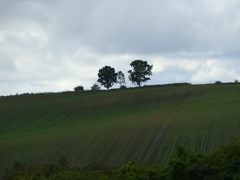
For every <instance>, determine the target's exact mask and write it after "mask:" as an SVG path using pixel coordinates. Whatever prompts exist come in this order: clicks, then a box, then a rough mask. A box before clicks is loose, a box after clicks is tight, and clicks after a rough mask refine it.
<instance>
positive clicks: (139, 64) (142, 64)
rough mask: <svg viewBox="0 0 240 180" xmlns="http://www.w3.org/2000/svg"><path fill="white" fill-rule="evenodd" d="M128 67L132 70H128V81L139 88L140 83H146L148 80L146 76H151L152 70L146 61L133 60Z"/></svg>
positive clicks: (151, 66)
mask: <svg viewBox="0 0 240 180" xmlns="http://www.w3.org/2000/svg"><path fill="white" fill-rule="evenodd" d="M130 66H131V67H132V68H133V70H129V71H128V73H129V74H130V75H129V80H130V81H132V83H133V84H134V85H135V84H137V85H138V86H141V84H142V83H144V82H147V81H148V80H150V78H149V77H148V76H151V75H152V68H153V65H149V64H148V63H147V61H142V60H134V61H133V62H131V64H130Z"/></svg>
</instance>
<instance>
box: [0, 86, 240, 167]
mask: <svg viewBox="0 0 240 180" xmlns="http://www.w3.org/2000/svg"><path fill="white" fill-rule="evenodd" d="M239 88H240V85H187V86H170V87H157V86H156V87H148V88H133V89H126V90H110V91H97V92H91V91H89V92H82V93H56V94H35V95H22V96H12V97H3V98H1V99H0V162H1V164H2V167H6V166H9V165H10V164H12V162H13V161H14V160H15V159H23V160H27V161H30V162H32V163H33V164H34V163H41V164H43V163H44V164H46V163H51V162H54V161H56V159H57V158H58V157H59V155H60V154H64V155H66V156H67V157H68V158H69V159H70V161H71V162H72V163H74V164H76V165H87V164H89V163H91V162H105V163H108V164H111V165H119V164H122V163H125V162H127V161H129V160H131V159H135V160H138V161H140V162H144V163H150V164H155V163H158V164H159V163H160V164H164V163H166V161H167V160H168V158H169V155H170V154H171V153H172V151H173V150H174V149H175V148H176V146H177V145H184V146H189V147H192V148H194V149H195V151H197V152H198V151H202V152H210V151H211V150H212V149H215V148H217V147H220V146H221V145H223V144H226V143H227V142H228V140H229V139H230V138H232V137H236V136H239V135H240V111H239V107H240V89H239Z"/></svg>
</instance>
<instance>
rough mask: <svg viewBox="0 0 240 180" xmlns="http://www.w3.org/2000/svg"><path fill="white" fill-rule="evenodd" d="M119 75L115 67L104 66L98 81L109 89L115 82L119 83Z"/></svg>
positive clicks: (99, 73) (100, 70)
mask: <svg viewBox="0 0 240 180" xmlns="http://www.w3.org/2000/svg"><path fill="white" fill-rule="evenodd" d="M117 75H118V73H116V72H115V69H114V68H112V67H110V66H104V67H103V68H102V69H99V72H98V80H97V82H99V83H100V84H101V85H103V86H104V87H105V88H107V89H109V88H110V87H112V86H113V84H114V83H117Z"/></svg>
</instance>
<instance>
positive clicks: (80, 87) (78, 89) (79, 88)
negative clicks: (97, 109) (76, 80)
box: [74, 86, 84, 92]
mask: <svg viewBox="0 0 240 180" xmlns="http://www.w3.org/2000/svg"><path fill="white" fill-rule="evenodd" d="M74 91H75V92H81V91H84V88H83V86H77V87H75V88H74Z"/></svg>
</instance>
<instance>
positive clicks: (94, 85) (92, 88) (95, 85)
mask: <svg viewBox="0 0 240 180" xmlns="http://www.w3.org/2000/svg"><path fill="white" fill-rule="evenodd" d="M91 90H92V91H97V90H101V87H100V86H99V85H98V83H94V84H93V86H92V87H91Z"/></svg>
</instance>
